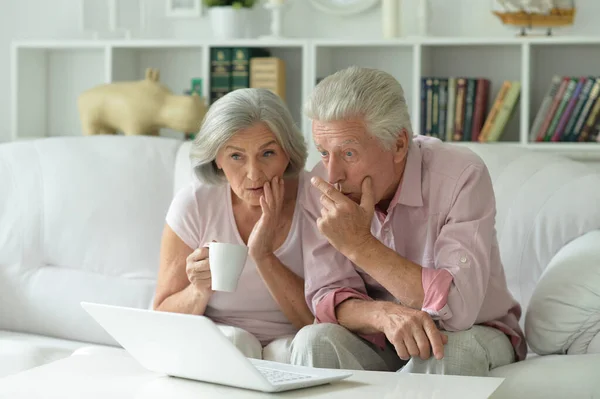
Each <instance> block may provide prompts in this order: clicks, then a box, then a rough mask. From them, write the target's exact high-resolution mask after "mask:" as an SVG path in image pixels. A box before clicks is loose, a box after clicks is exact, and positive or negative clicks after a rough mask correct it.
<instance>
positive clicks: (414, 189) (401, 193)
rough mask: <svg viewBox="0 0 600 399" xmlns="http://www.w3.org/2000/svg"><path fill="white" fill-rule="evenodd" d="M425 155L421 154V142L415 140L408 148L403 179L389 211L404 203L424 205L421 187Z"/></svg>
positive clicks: (407, 204)
mask: <svg viewBox="0 0 600 399" xmlns="http://www.w3.org/2000/svg"><path fill="white" fill-rule="evenodd" d="M422 159H423V156H422V154H421V145H420V143H418V142H416V141H413V142H412V143H411V144H410V147H409V148H408V155H407V157H406V166H405V167H404V174H403V175H402V180H401V181H400V184H399V185H398V189H397V190H396V194H394V198H392V201H391V202H390V206H389V208H388V211H390V210H392V209H393V208H394V207H395V206H396V205H398V204H402V205H406V206H415V207H416V206H423V193H422V187H421V170H422V169H423V167H422Z"/></svg>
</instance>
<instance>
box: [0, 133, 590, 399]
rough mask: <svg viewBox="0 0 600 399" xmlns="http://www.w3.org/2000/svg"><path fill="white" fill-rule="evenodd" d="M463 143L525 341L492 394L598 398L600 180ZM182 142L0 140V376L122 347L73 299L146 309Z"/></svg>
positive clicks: (186, 174)
mask: <svg viewBox="0 0 600 399" xmlns="http://www.w3.org/2000/svg"><path fill="white" fill-rule="evenodd" d="M471 147H472V148H473V150H474V151H476V152H477V153H478V154H479V155H480V156H481V157H482V158H483V159H484V161H485V162H486V163H487V165H488V167H489V169H490V172H491V175H492V178H493V181H494V187H495V191H496V198H497V207H498V214H497V231H498V239H499V244H500V249H501V253H502V259H503V262H504V266H505V269H506V275H507V279H508V283H509V285H510V289H511V291H512V292H513V294H514V295H515V297H516V298H517V299H518V300H519V301H520V302H521V303H522V305H523V310H524V313H523V318H522V323H523V326H524V328H525V331H526V334H527V337H528V343H529V345H530V347H531V349H532V353H531V355H530V356H529V358H528V360H526V361H524V362H520V363H517V364H514V365H510V366H506V367H502V368H499V369H496V370H495V371H494V373H493V374H494V375H497V376H504V377H507V379H506V381H505V382H504V383H503V384H502V385H501V387H500V389H499V390H498V391H497V392H496V394H495V397H511V398H516V397H523V398H532V397H540V398H541V397H544V398H548V397H570V398H573V397H586V398H589V397H592V392H596V393H597V394H598V395H600V378H598V377H599V375H600V333H599V331H600V175H598V174H597V173H596V172H595V171H593V170H591V169H590V168H588V167H587V166H585V165H583V164H580V163H577V162H574V161H571V160H568V159H564V158H560V157H555V156H550V155H544V154H539V153H533V152H527V151H525V150H520V149H515V148H507V147H504V146H479V145H472V146H471ZM188 151H189V143H182V142H180V141H178V140H174V139H166V138H156V137H123V136H94V137H68V138H49V139H38V140H35V141H28V142H16V143H6V144H2V145H0V377H2V376H5V375H8V374H12V373H15V372H18V371H20V370H24V369H27V368H30V367H34V366H37V365H40V364H44V363H47V362H50V361H52V360H56V359H59V358H62V357H65V356H69V355H71V354H72V353H73V352H74V351H75V350H80V351H81V350H83V351H85V349H82V348H85V347H89V346H90V345H96V346H107V345H108V346H118V345H117V344H116V342H114V341H113V340H112V338H110V337H109V336H108V335H107V334H106V333H105V332H104V331H103V330H102V329H101V328H100V327H99V326H98V325H97V324H96V323H95V322H94V321H93V320H92V319H91V318H90V317H89V316H88V315H87V313H85V312H84V311H83V310H82V309H81V307H80V305H79V303H80V302H81V301H90V302H102V303H109V304H118V305H124V306H133V307H142V308H147V307H149V306H150V304H151V301H152V295H153V292H154V283H155V278H156V273H157V270H158V258H159V244H160V238H161V232H162V228H163V225H164V216H165V214H166V211H167V208H168V206H169V203H170V201H171V198H172V196H173V194H174V192H175V191H176V190H177V189H178V188H179V187H182V186H183V185H184V184H186V182H188V181H189V179H190V178H192V175H191V170H190V164H189V159H188ZM310 166H312V165H309V167H310ZM534 352H537V354H536V353H534ZM538 354H539V355H538ZM540 355H541V356H540Z"/></svg>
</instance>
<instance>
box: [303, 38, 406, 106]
mask: <svg viewBox="0 0 600 399" xmlns="http://www.w3.org/2000/svg"><path fill="white" fill-rule="evenodd" d="M315 54H316V59H315V63H316V64H315V69H314V71H315V76H313V77H312V78H313V81H312V82H309V83H310V84H312V85H313V86H314V85H316V83H317V79H321V78H325V77H326V76H328V75H331V74H333V73H334V72H336V71H339V70H341V69H345V68H347V67H350V66H353V65H356V66H359V67H364V68H376V69H381V70H383V71H386V72H388V73H389V74H390V75H392V76H393V77H394V78H396V80H398V82H400V84H401V85H402V88H403V89H404V97H405V99H406V102H407V105H408V111H409V112H410V113H411V115H412V113H413V98H412V97H413V72H414V68H413V65H414V48H413V46H404V45H392V44H390V45H387V46H384V45H373V46H371V45H369V46H364V47H363V46H358V45H352V44H337V45H335V44H333V45H328V44H320V45H316V48H315Z"/></svg>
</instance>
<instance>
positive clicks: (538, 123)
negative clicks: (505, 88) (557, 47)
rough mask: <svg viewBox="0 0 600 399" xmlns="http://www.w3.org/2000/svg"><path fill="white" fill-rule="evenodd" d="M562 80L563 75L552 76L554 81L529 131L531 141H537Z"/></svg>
mask: <svg viewBox="0 0 600 399" xmlns="http://www.w3.org/2000/svg"><path fill="white" fill-rule="evenodd" d="M561 82H562V77H561V76H559V75H554V76H553V77H552V81H551V82H550V87H549V88H548V90H547V91H546V94H545V95H544V99H543V100H542V105H541V106H540V109H539V110H538V113H537V115H536V116H535V119H534V121H533V124H532V125H531V130H530V131H529V141H535V140H536V137H538V135H539V131H540V129H541V127H542V123H543V122H544V119H545V118H546V114H547V113H548V111H549V110H550V106H551V105H552V100H553V99H554V96H556V93H557V91H558V88H559V87H560V84H561Z"/></svg>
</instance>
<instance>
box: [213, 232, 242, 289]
mask: <svg viewBox="0 0 600 399" xmlns="http://www.w3.org/2000/svg"><path fill="white" fill-rule="evenodd" d="M247 257H248V247H247V246H245V245H239V244H229V243H225V242H211V243H210V244H209V245H208V262H209V263H210V274H211V279H212V289H213V290H215V291H226V292H234V291H235V290H236V288H237V284H238V280H239V279H240V275H241V274H242V270H243V269H244V265H245V264H246V258H247Z"/></svg>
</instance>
